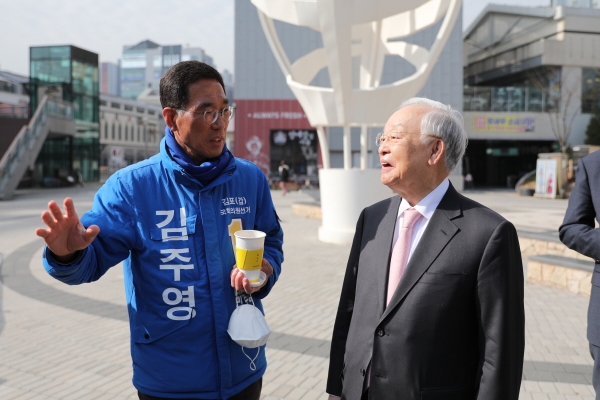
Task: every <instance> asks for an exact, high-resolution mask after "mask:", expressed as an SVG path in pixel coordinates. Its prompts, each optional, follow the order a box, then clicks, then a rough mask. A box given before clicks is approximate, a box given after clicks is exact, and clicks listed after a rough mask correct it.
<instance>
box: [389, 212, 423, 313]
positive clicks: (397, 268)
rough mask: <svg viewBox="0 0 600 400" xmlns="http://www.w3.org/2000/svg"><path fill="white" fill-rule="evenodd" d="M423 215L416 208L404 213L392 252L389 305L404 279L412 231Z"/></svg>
mask: <svg viewBox="0 0 600 400" xmlns="http://www.w3.org/2000/svg"><path fill="white" fill-rule="evenodd" d="M421 217H422V215H421V213H419V212H418V211H417V210H415V209H414V208H409V209H407V210H405V211H404V218H403V221H402V228H401V229H400V233H399V235H398V240H397V241H396V244H395V245H394V249H393V250H392V260H391V261H390V274H389V275H390V276H389V278H388V288H387V302H386V305H387V304H389V302H390V300H391V299H392V296H393V295H394V292H395V291H396V287H397V286H398V284H399V283H400V279H402V275H403V274H404V270H405V269H406V261H407V260H408V255H409V253H410V244H411V241H412V231H413V226H414V225H415V223H416V222H417V221H418V220H419V218H421Z"/></svg>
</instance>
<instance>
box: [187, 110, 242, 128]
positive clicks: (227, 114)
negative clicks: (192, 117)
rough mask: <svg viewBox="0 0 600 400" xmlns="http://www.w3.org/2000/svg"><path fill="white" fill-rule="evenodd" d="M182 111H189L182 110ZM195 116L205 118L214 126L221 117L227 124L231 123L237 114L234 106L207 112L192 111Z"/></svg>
mask: <svg viewBox="0 0 600 400" xmlns="http://www.w3.org/2000/svg"><path fill="white" fill-rule="evenodd" d="M181 111H184V112H186V111H189V110H181ZM190 112H192V113H194V114H197V115H202V116H203V117H204V121H205V122H206V123H207V124H214V123H215V122H217V118H219V115H220V116H221V118H223V121H225V122H227V121H231V118H233V114H234V113H235V107H234V106H227V107H225V108H223V109H222V110H214V109H211V110H206V111H197V112H195V111H190Z"/></svg>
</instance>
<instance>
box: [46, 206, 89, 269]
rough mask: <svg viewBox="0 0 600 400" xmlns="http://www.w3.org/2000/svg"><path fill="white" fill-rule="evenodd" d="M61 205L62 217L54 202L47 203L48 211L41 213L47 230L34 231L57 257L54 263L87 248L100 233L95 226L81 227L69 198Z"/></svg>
mask: <svg viewBox="0 0 600 400" xmlns="http://www.w3.org/2000/svg"><path fill="white" fill-rule="evenodd" d="M63 205H64V209H65V214H64V215H63V213H62V211H61V210H60V207H59V206H58V204H57V203H56V202H55V201H54V200H52V201H51V202H49V203H48V210H47V211H44V212H43V213H42V221H44V223H45V224H46V226H47V228H46V229H44V228H38V229H36V230H35V234H36V235H38V236H39V237H41V238H43V239H44V241H45V242H46V245H48V248H49V249H50V251H52V253H53V254H54V255H56V256H58V257H57V260H56V261H59V262H60V261H65V260H69V259H70V258H71V257H72V256H73V254H74V253H76V252H77V251H79V250H83V249H85V248H86V247H88V246H89V245H90V243H92V241H93V240H94V238H95V237H96V236H97V235H98V233H100V228H99V227H98V226H97V225H90V226H89V227H88V228H87V229H85V228H84V227H83V225H82V224H81V221H80V220H79V217H78V216H77V213H76V212H75V206H74V205H73V200H72V199H71V198H69V197H67V198H66V199H65V201H64V202H63ZM61 259H62V260H61ZM70 261H74V260H70Z"/></svg>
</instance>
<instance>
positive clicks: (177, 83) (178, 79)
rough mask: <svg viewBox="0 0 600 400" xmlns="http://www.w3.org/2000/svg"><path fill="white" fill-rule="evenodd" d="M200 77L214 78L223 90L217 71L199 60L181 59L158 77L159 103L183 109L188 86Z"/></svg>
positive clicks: (163, 105)
mask: <svg viewBox="0 0 600 400" xmlns="http://www.w3.org/2000/svg"><path fill="white" fill-rule="evenodd" d="M201 79H214V80H215V81H217V82H219V84H221V87H223V91H224V92H225V84H224V83H223V77H221V74H220V73H219V71H217V70H216V69H214V68H213V67H211V66H210V65H208V64H205V63H203V62H200V61H182V62H180V63H178V64H175V65H174V66H172V67H171V68H169V70H168V71H167V72H165V74H164V75H163V77H162V78H160V105H161V106H162V108H165V107H171V108H174V109H176V110H183V109H185V106H186V105H187V103H188V101H189V93H188V86H189V85H190V84H192V83H194V82H196V81H199V80H201Z"/></svg>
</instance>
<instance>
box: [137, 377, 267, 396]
mask: <svg viewBox="0 0 600 400" xmlns="http://www.w3.org/2000/svg"><path fill="white" fill-rule="evenodd" d="M261 390H262V378H260V379H259V380H257V381H256V382H254V383H253V384H251V385H250V386H248V387H246V389H244V390H242V391H241V392H239V393H238V394H236V395H235V396H233V397H229V398H228V399H227V400H259V399H260V391H261ZM138 397H139V399H140V400H173V398H168V397H155V396H148V395H147V394H144V393H142V392H140V391H138ZM180 400H202V399H192V398H190V399H180ZM214 400H221V399H214Z"/></svg>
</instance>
